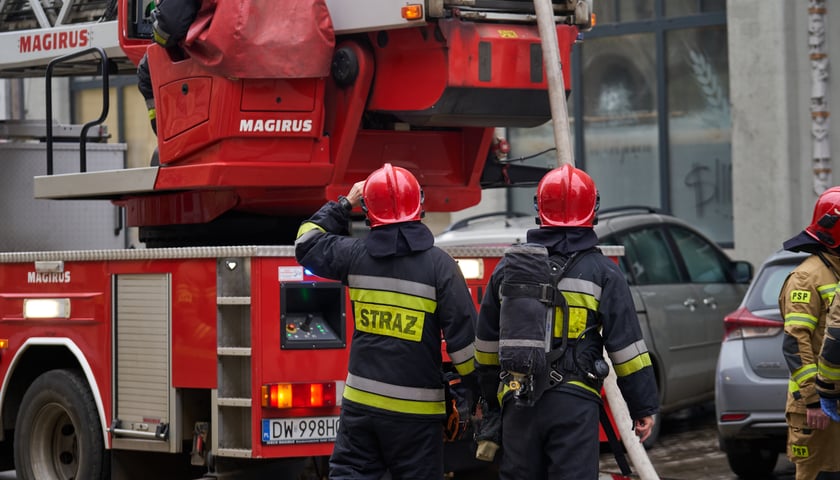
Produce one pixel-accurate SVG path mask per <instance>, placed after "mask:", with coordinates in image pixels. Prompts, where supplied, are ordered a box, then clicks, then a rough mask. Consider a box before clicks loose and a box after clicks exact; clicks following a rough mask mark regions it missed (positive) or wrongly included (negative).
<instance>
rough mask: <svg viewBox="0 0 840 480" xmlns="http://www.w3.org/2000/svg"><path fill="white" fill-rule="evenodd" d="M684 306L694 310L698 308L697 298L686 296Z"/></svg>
mask: <svg viewBox="0 0 840 480" xmlns="http://www.w3.org/2000/svg"><path fill="white" fill-rule="evenodd" d="M683 306H684V307H686V308H688V309H689V310H691V311H692V312H693V311H694V310H696V309H697V300H695V299H693V298H686V299H685V300H684V301H683Z"/></svg>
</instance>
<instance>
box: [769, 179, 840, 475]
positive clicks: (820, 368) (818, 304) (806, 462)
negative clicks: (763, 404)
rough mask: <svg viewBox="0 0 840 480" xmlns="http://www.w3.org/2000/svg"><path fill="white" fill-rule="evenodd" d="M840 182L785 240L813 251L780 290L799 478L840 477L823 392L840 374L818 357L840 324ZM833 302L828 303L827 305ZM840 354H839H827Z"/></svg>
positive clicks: (792, 451) (835, 435)
mask: <svg viewBox="0 0 840 480" xmlns="http://www.w3.org/2000/svg"><path fill="white" fill-rule="evenodd" d="M838 208H840V187H832V188H829V189H828V190H826V191H825V192H823V193H822V194H821V195H820V196H819V198H817V203H816V204H815V205H814V213H813V216H812V219H811V224H810V225H808V226H807V227H805V229H804V230H803V231H802V232H800V233H799V234H797V235H796V236H794V237H793V238H790V239H789V240H787V241H786V242H784V244H783V248H784V249H785V250H790V251H801V252H807V253H810V254H811V256H809V257H807V258H806V259H805V260H803V261H802V263H801V264H799V266H797V267H796V268H794V269H793V271H792V272H791V273H790V274H788V277H787V279H785V283H784V284H783V285H782V290H781V292H780V293H779V310H780V311H781V313H782V316H783V318H784V321H785V330H784V340H783V342H782V351H783V353H784V356H785V360H786V361H787V365H788V368H789V369H790V381H789V382H788V395H787V402H786V404H785V418H786V419H787V424H788V435H787V457H788V459H790V461H791V462H792V463H793V464H794V465H795V466H796V480H814V479H823V478H825V479H828V478H840V456H838V455H837V449H838V447H840V424H838V423H835V422H830V421H829V416H828V415H827V414H826V412H824V411H823V409H822V408H821V406H820V395H823V394H825V395H830V393H829V390H830V388H827V387H828V386H829V385H830V383H829V382H826V381H821V378H820V376H818V372H819V374H822V378H823V379H828V378H838V375H837V370H836V369H832V368H831V366H830V365H831V363H830V362H826V361H825V360H822V361H819V360H818V358H819V355H820V349H821V348H822V347H823V341H824V339H825V341H826V343H827V344H829V345H830V344H832V343H833V342H834V340H833V338H836V337H834V336H835V335H837V330H836V329H835V328H832V322H835V323H836V322H837V320H832V318H835V319H836V318H837V315H838V314H840V312H838V307H837V304H835V303H833V300H834V299H835V298H836V297H837V295H836V294H835V290H836V288H837V285H838V282H840V223H839V222H840V214H838V213H837V211H838ZM829 307H830V308H829ZM826 358H829V359H832V360H834V361H836V360H837V356H836V354H835V355H829V356H828V357H826Z"/></svg>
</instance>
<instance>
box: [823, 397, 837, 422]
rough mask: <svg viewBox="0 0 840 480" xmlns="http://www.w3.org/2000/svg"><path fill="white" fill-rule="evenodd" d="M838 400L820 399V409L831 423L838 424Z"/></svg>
mask: <svg viewBox="0 0 840 480" xmlns="http://www.w3.org/2000/svg"><path fill="white" fill-rule="evenodd" d="M838 403H840V402H838V400H837V399H836V398H823V397H820V408H822V411H823V412H825V414H826V415H828V418H830V419H831V420H832V421H833V422H840V409H838Z"/></svg>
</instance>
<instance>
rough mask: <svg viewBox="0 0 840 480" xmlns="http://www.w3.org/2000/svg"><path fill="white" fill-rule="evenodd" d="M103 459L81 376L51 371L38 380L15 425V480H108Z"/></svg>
mask: <svg viewBox="0 0 840 480" xmlns="http://www.w3.org/2000/svg"><path fill="white" fill-rule="evenodd" d="M106 455H107V452H106V451H105V445H104V443H103V439H102V427H101V424H100V423H99V414H98V412H97V410H96V403H95V402H94V399H93V394H91V392H90V389H89V388H88V386H87V382H86V381H85V380H84V379H83V378H82V376H81V375H80V374H79V373H77V372H75V371H71V370H50V371H48V372H46V373H44V374H42V375H41V376H39V377H38V378H36V379H35V381H34V382H32V385H30V386H29V388H28V389H27V390H26V393H25V394H24V396H23V400H22V401H21V407H20V412H19V414H18V417H17V422H16V424H15V468H16V470H17V478H19V479H20V480H71V479H82V478H86V479H93V480H98V479H102V478H107V476H108V473H109V472H108V471H107V470H108V466H107V457H106Z"/></svg>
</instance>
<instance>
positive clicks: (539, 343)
mask: <svg viewBox="0 0 840 480" xmlns="http://www.w3.org/2000/svg"><path fill="white" fill-rule="evenodd" d="M501 347H533V348H545V340H499V348H501Z"/></svg>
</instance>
